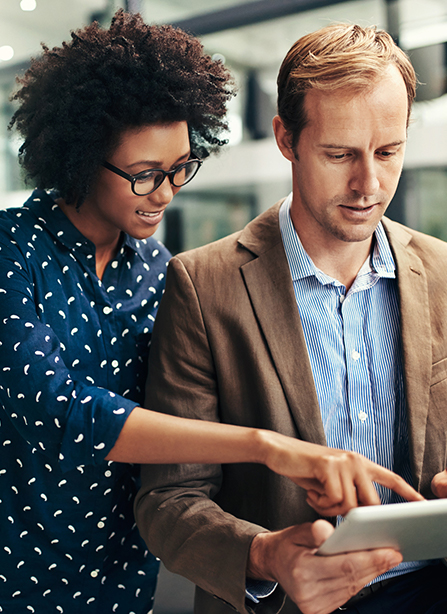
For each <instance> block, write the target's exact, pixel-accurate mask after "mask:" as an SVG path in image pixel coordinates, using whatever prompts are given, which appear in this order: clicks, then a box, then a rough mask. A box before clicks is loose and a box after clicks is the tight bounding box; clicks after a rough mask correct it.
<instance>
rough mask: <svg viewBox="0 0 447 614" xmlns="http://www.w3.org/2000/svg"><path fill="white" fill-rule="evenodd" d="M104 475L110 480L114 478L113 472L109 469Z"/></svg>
mask: <svg viewBox="0 0 447 614" xmlns="http://www.w3.org/2000/svg"><path fill="white" fill-rule="evenodd" d="M104 475H105V476H106V478H110V477H112V472H111V471H110V470H109V469H107V471H106V472H105V473H104Z"/></svg>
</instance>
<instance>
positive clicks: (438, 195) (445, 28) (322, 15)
mask: <svg viewBox="0 0 447 614" xmlns="http://www.w3.org/2000/svg"><path fill="white" fill-rule="evenodd" d="M120 7H122V8H125V9H126V10H129V11H132V12H140V13H141V14H142V15H143V17H144V18H145V20H146V21H147V22H148V23H174V24H176V25H179V26H181V27H183V28H185V29H187V30H188V31H190V32H193V33H194V34H196V35H197V36H199V37H200V38H201V40H202V42H203V44H204V46H205V49H206V51H207V52H208V53H210V54H211V55H213V56H215V57H219V58H221V59H222V61H224V62H225V64H226V65H227V66H228V67H229V68H230V69H231V71H232V72H233V74H234V76H235V79H236V82H237V84H238V88H239V94H238V96H237V97H236V98H235V99H234V100H233V101H232V102H231V105H230V125H231V133H230V135H229V146H228V147H226V148H225V151H223V152H222V153H221V154H220V155H219V156H217V157H213V158H212V159H209V160H207V161H206V162H205V164H204V166H203V168H202V169H201V171H200V173H199V174H198V176H197V178H196V179H194V181H193V182H192V183H191V184H189V185H188V186H186V187H185V188H183V189H182V190H181V192H180V193H179V194H178V195H177V196H176V198H175V200H174V203H173V204H172V205H171V206H170V207H169V208H168V210H167V212H166V214H165V220H164V222H163V225H162V227H161V228H160V230H159V231H158V236H159V238H160V239H161V240H163V241H164V242H165V243H166V244H167V246H168V247H169V248H170V249H171V251H172V252H173V253H177V252H179V251H182V250H185V249H189V248H192V247H195V246H197V245H201V244H203V243H207V242H209V241H212V240H214V239H217V238H220V237H222V236H224V235H227V234H229V233H230V232H233V231H235V230H238V229H240V228H241V227H242V226H244V225H245V224H246V223H247V221H248V220H250V219H251V218H253V217H254V216H255V215H257V214H258V213H259V212H261V211H263V210H265V209H266V208H268V207H269V206H270V205H271V204H273V203H274V202H276V201H277V200H278V199H280V198H281V197H283V196H285V195H287V194H288V192H289V191H290V188H291V185H290V176H289V175H290V171H289V166H288V163H287V162H286V161H285V160H284V159H283V158H282V156H281V155H280V153H279V152H278V150H277V148H276V144H275V143H274V140H273V136H272V129H271V120H272V117H273V116H274V114H275V106H276V92H275V86H276V75H277V72H278V68H279V65H280V63H281V61H282V59H283V57H284V55H285V54H286V52H287V51H288V49H289V48H290V46H291V45H292V44H293V43H294V42H295V40H296V39H297V38H299V37H300V36H302V35H303V34H306V33H307V32H311V31H313V30H316V29H317V28H319V27H321V26H324V25H326V24H329V23H331V22H334V21H348V22H353V23H359V24H360V25H371V24H375V25H377V26H378V27H381V28H384V29H386V30H388V31H389V32H390V33H391V34H392V35H393V36H394V37H395V39H396V40H397V41H398V42H399V44H400V46H401V47H402V48H403V49H404V50H405V51H407V53H408V54H409V55H410V57H411V60H412V62H413V64H414V66H415V68H416V72H417V74H418V78H419V81H420V85H419V87H418V94H417V99H416V104H415V107H414V112H413V121H412V124H411V127H410V130H409V141H408V147H407V154H406V162H405V166H404V172H403V175H402V178H401V181H400V185H399V189H398V192H397V194H396V196H395V198H394V200H393V203H392V205H391V207H390V209H389V215H390V217H392V218H393V219H396V220H398V221H401V222H403V223H405V224H408V225H409V226H411V227H413V228H416V229H419V230H422V231H424V232H427V233H429V234H433V235H436V236H438V237H440V238H442V239H444V240H447V198H446V194H447V93H446V92H447V0H424V2H421V1H420V0H349V1H344V2H341V1H340V0H119V1H117V0H70V2H67V1H66V0H7V1H6V0H4V1H3V2H2V3H1V6H0V208H1V207H8V206H12V205H21V204H22V203H23V202H24V200H25V197H26V195H27V194H28V192H29V189H30V188H31V187H32V186H25V184H24V182H23V178H22V174H21V172H20V167H19V164H18V162H17V151H18V148H19V146H20V142H19V141H18V139H17V137H16V136H14V134H10V133H8V130H7V125H8V122H9V119H10V117H11V114H12V112H13V106H12V104H11V102H10V101H9V97H10V94H11V92H12V90H13V89H14V87H15V76H16V75H17V74H19V73H20V72H23V71H24V70H25V69H26V67H27V65H28V61H29V58H30V57H31V56H35V55H38V54H39V53H40V43H41V42H45V43H46V44H47V45H49V46H50V47H51V46H55V45H57V46H59V45H60V44H61V42H62V41H63V40H66V39H68V38H69V36H70V31H71V30H73V29H75V28H78V27H81V26H83V25H86V24H87V23H89V22H91V21H93V20H98V21H99V22H100V23H102V24H103V25H105V26H107V25H108V24H109V22H110V18H111V16H112V15H113V13H114V12H115V10H116V9H118V8H120Z"/></svg>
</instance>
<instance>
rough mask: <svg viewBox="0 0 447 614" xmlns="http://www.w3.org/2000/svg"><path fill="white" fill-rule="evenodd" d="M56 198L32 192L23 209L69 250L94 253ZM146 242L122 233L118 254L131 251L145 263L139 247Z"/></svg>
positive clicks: (87, 240)
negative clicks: (27, 210) (28, 211)
mask: <svg viewBox="0 0 447 614" xmlns="http://www.w3.org/2000/svg"><path fill="white" fill-rule="evenodd" d="M57 198H58V194H57V192H46V191H45V190H34V192H33V193H32V194H31V196H30V197H29V199H28V200H27V201H26V203H25V205H24V206H25V207H26V208H28V209H29V210H30V212H31V213H32V214H33V215H34V216H35V217H36V219H37V227H36V230H38V227H39V226H40V227H41V228H45V230H47V231H48V232H49V233H50V234H51V235H53V237H54V238H55V239H56V241H58V242H59V243H62V245H65V247H67V248H68V249H70V250H77V251H82V252H86V253H94V252H95V245H94V243H93V242H92V241H90V239H87V237H85V236H84V235H83V234H82V233H81V232H80V231H79V230H78V229H77V228H76V226H75V225H74V224H72V223H71V221H70V220H69V219H68V217H67V216H66V215H65V213H64V212H63V211H62V209H61V208H60V207H59V206H58V204H57V203H56V199H57ZM146 244H147V240H146V239H142V240H137V239H134V238H133V237H131V236H129V235H128V234H126V233H122V239H121V243H120V249H119V251H118V253H121V254H122V253H124V251H126V250H129V249H130V250H131V251H132V252H134V253H135V254H137V256H139V257H140V258H141V260H143V262H147V258H146V257H145V255H144V254H145V253H146V252H147V250H142V249H141V245H146Z"/></svg>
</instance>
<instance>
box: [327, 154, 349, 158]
mask: <svg viewBox="0 0 447 614" xmlns="http://www.w3.org/2000/svg"><path fill="white" fill-rule="evenodd" d="M347 156H348V154H346V153H339V154H329V157H330V158H333V159H334V160H343V159H344V158H346V157H347Z"/></svg>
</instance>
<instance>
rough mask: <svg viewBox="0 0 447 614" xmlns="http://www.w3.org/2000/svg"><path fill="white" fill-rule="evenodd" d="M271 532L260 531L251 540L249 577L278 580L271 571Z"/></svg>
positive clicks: (248, 562) (248, 566) (271, 580)
mask: <svg viewBox="0 0 447 614" xmlns="http://www.w3.org/2000/svg"><path fill="white" fill-rule="evenodd" d="M271 535H272V534H271V533H269V532H265V533H258V534H257V535H255V537H254V538H253V541H252V542H251V546H250V551H249V554H248V561H247V578H251V579H253V580H268V581H270V582H276V578H274V576H273V574H272V571H271V560H272V557H271V547H270V542H271Z"/></svg>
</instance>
